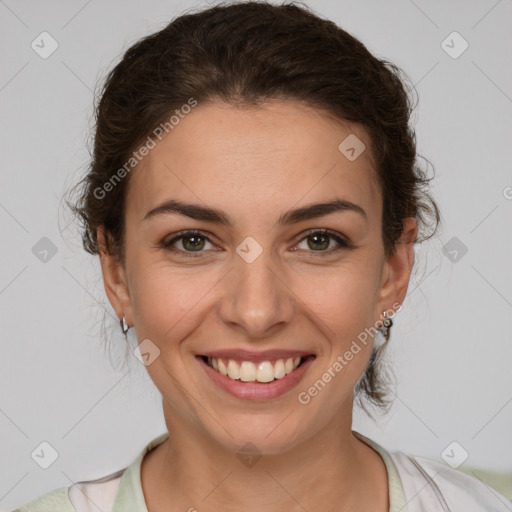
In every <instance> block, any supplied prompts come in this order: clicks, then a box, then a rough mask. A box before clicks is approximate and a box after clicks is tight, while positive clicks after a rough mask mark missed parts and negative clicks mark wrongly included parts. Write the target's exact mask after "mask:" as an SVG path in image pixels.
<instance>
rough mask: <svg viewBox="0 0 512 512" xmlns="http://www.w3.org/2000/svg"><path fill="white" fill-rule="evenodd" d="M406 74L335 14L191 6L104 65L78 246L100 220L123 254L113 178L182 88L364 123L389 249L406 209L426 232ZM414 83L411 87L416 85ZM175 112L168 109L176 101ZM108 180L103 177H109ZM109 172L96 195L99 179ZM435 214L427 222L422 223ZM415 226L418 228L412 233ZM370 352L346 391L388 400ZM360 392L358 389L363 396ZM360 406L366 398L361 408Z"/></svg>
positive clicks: (428, 207) (120, 205)
mask: <svg viewBox="0 0 512 512" xmlns="http://www.w3.org/2000/svg"><path fill="white" fill-rule="evenodd" d="M408 83H409V80H408V78H407V76H406V75H405V73H404V72H403V71H402V70H401V69H400V68H398V67H397V66H395V65H394V64H392V63H390V62H388V61H386V60H380V59H378V58H377V57H375V56H374V55H372V54H371V53H370V52H369V51H368V50H367V49H366V47H365V46H364V45H363V44H362V43H361V42H360V41H359V40H358V39H356V38H355V37H353V36H352V35H350V34H349V33H348V32H346V31H344V30H343V29H341V28H340V27H338V26H337V25H336V24H335V23H334V22H332V21H330V20H326V19H323V18H321V17H320V16H318V15H317V14H314V13H313V12H312V11H311V10H310V8H309V7H307V6H306V5H303V4H302V3H300V2H291V3H287V4H283V5H274V4H269V3H266V2H263V1H248V2H237V3H231V4H228V5H226V4H224V3H222V4H218V5H216V6H214V7H210V8H207V9H205V10H202V11H198V12H189V13H186V14H184V15H182V16H180V17H178V18H176V19H174V20H173V21H172V22H171V23H170V24H168V25H167V26H166V27H165V28H163V29H162V30H160V31H158V32H156V33H154V34H152V35H149V36H147V37H145V38H143V39H141V40H140V41H138V42H137V43H136V44H134V45H133V46H131V47H130V48H129V49H128V50H127V51H126V53H125V54H124V56H123V58H122V59H121V61H120V62H119V63H118V64H117V65H116V66H115V67H114V68H113V69H112V70H111V71H110V73H109V74H108V76H107V78H106V81H105V83H104V86H103V89H102V90H101V94H100V99H99V102H98V103H97V104H96V107H95V114H96V130H95V137H94V147H93V151H92V162H91V165H90V169H89V171H88V173H87V175H86V176H85V178H84V179H83V180H82V181H81V182H80V183H79V184H78V190H79V197H78V200H77V201H76V204H74V205H73V204H71V207H72V208H73V210H74V212H75V213H76V214H77V215H78V217H79V220H80V221H81V226H82V240H83V245H84V248H85V249H86V250H87V251H88V252H90V253H92V254H98V243H97V239H96V230H97V228H98V227H99V226H104V227H105V229H106V231H107V233H108V234H109V246H108V247H109V250H110V251H111V252H112V253H113V254H117V255H118V256H119V257H120V258H121V261H123V260H124V254H123V245H124V240H123V234H124V200H125V197H126V190H127V186H128V184H129V177H130V175H129V172H125V173H121V174H122V175H123V176H125V175H126V177H124V178H123V179H120V180H116V181H115V182H113V181H112V179H113V177H115V175H116V173H117V177H119V176H120V174H119V171H120V169H122V168H123V166H124V169H125V170H126V169H127V168H126V162H127V161H129V160H130V158H131V157H132V155H133V154H134V151H135V150H137V148H139V147H140V145H141V144H142V143H143V142H144V141H149V140H153V139H155V135H154V134H155V132H154V130H155V127H157V126H159V125H161V124H162V123H166V122H167V123H168V120H169V117H170V116H171V114H172V113H173V112H176V110H177V109H180V108H181V107H182V106H183V105H186V104H190V100H191V98H192V99H193V100H194V101H197V102H198V104H204V103H206V102H210V101H219V100H220V101H223V102H226V103H228V104H231V105H233V106H257V105H259V104H261V103H262V102H264V101H265V100H270V99H283V100H299V101H302V102H304V103H305V104H308V105H310V106H312V107H316V108H319V109H322V110H323V111H324V112H326V113H327V114H329V115H331V116H333V117H334V118H336V119H338V120H341V121H345V120H346V121H349V122H355V123H359V124H360V125H362V126H363V127H364V128H365V129H366V130H367V133H368V134H369V136H370V139H371V142H372V153H371V154H372V156H373V158H374V161H375V162H376V167H377V179H378V183H379V185H380V188H381V191H382V195H383V219H382V238H383V244H384V249H385V253H386V255H387V256H389V255H391V254H392V253H393V251H394V247H395V244H396V242H397V241H398V239H399V238H400V235H401V234H402V230H403V225H402V220H403V219H404V218H405V217H415V218H416V220H417V223H418V238H417V239H416V240H415V242H422V241H423V240H426V239H428V238H430V237H431V236H432V235H433V234H434V233H435V231H436V230H437V226H438V224H439V221H440V214H439V211H438V207H437V205H436V203H435V201H434V200H433V199H432V198H431V197H430V195H429V194H428V191H427V186H428V183H429V181H430V179H432V178H427V176H426V173H425V172H424V171H423V170H422V169H421V168H420V167H419V165H418V163H417V158H416V157H417V155H416V139H415V132H414V130H413V129H412V128H411V127H410V126H409V121H410V116H411V113H412V111H413V110H414V108H415V106H416V105H413V104H412V103H411V99H410V97H409V94H408V93H409V92H412V91H414V87H413V86H410V87H408V88H407V84H408ZM414 92H415V91H414ZM176 113H178V112H176ZM109 180H110V181H109ZM107 182H110V183H111V184H112V186H111V187H110V186H109V187H108V197H107V200H104V197H101V196H102V195H103V196H104V195H105V194H103V192H101V193H99V192H98V190H102V191H105V190H106V188H105V184H106V183H107ZM429 219H433V220H434V224H435V225H434V227H433V230H432V232H431V234H424V233H423V231H424V228H425V227H428V226H429V225H430V222H429ZM422 235H424V236H423V237H422ZM380 350H381V349H376V350H375V351H374V353H373V354H372V356H371V359H370V361H369V364H368V367H367V369H366V372H365V373H364V375H363V377H362V378H361V379H360V381H359V382H358V384H357V386H356V390H355V391H356V393H355V396H356V397H358V399H359V403H360V404H361V405H362V406H363V408H364V404H363V402H362V401H361V398H366V399H368V400H369V401H370V402H371V403H373V404H374V405H377V406H380V407H382V408H383V409H386V408H387V405H388V404H389V400H387V387H386V385H385V384H386V383H385V381H384V380H382V379H381V377H380V374H379V372H378V371H377V369H378V361H379V356H380ZM361 395H363V396H362V397H361ZM365 410H366V409H365Z"/></svg>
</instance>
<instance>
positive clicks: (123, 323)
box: [119, 315, 129, 334]
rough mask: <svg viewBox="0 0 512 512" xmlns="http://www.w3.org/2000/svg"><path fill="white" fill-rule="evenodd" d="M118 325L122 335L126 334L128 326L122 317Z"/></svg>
mask: <svg viewBox="0 0 512 512" xmlns="http://www.w3.org/2000/svg"><path fill="white" fill-rule="evenodd" d="M119 323H120V324H121V330H122V331H123V334H126V333H127V332H128V329H129V327H128V324H127V323H126V318H125V317H124V315H123V318H122V320H120V321H119Z"/></svg>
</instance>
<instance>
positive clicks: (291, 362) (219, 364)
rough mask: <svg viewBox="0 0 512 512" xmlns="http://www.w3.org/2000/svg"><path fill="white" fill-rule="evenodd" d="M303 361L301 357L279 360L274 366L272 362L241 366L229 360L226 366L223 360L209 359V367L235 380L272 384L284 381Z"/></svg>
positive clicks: (246, 363) (245, 362)
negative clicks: (276, 380)
mask: <svg viewBox="0 0 512 512" xmlns="http://www.w3.org/2000/svg"><path fill="white" fill-rule="evenodd" d="M301 360H302V358H301V357H296V358H293V357H289V358H288V359H278V360H277V361H276V362H275V363H274V365H272V363H271V362H270V361H262V362H260V363H258V364H255V363H253V362H252V361H242V363H241V364H239V363H238V362H237V361H234V360H233V359H229V360H228V364H227V366H226V364H225V363H224V361H223V360H222V359H220V358H212V357H209V358H208V365H209V366H211V367H212V368H214V369H215V370H217V371H218V372H219V373H221V374H222V375H226V376H228V377H229V378H230V379H233V380H241V381H243V382H272V381H273V380H274V379H282V378H283V377H284V376H285V375H288V374H289V373H291V372H293V370H295V368H297V367H298V366H299V364H300V362H301Z"/></svg>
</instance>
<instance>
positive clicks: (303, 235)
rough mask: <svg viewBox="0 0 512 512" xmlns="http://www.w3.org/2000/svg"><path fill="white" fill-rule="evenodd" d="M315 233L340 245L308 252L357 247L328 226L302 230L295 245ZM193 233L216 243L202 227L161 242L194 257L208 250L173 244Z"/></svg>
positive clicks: (325, 252)
mask: <svg viewBox="0 0 512 512" xmlns="http://www.w3.org/2000/svg"><path fill="white" fill-rule="evenodd" d="M313 234H319V235H327V236H329V237H330V238H332V239H334V240H335V241H336V243H337V244H338V246H337V247H335V248H331V249H328V250H326V251H307V252H311V253H315V252H316V253H317V255H322V254H332V253H335V252H337V251H338V250H341V249H353V248H354V247H355V246H354V245H353V244H352V242H350V240H349V239H348V238H347V237H346V236H344V235H343V234H341V233H338V232H337V231H332V230H330V229H326V228H311V229H308V230H306V231H302V232H301V233H299V234H298V235H297V236H296V237H295V242H294V245H297V244H298V243H299V242H302V241H303V240H304V239H306V238H307V237H308V236H310V235H313ZM193 235H198V236H201V237H202V238H204V239H205V240H206V241H208V242H210V243H211V244H213V245H216V244H215V243H214V242H213V241H212V240H211V237H212V235H211V234H210V233H208V232H206V231H202V230H200V229H185V230H183V231H179V232H177V233H174V234H173V236H172V238H171V239H170V240H166V239H164V241H163V242H162V243H161V246H162V247H163V248H164V249H168V250H174V251H176V252H179V253H182V254H186V255H188V256H192V257H194V256H193V255H194V254H198V255H199V254H201V253H203V252H206V251H184V250H181V249H177V248H175V247H173V244H174V243H175V242H177V241H178V240H180V239H182V238H185V237H187V236H193Z"/></svg>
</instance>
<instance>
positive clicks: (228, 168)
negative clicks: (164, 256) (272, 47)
mask: <svg viewBox="0 0 512 512" xmlns="http://www.w3.org/2000/svg"><path fill="white" fill-rule="evenodd" d="M340 145H341V146H340ZM370 145H371V141H370V139H369V137H368V135H367V133H366V131H365V130H364V129H363V128H362V127H360V126H359V125H356V124H352V123H341V122H338V121H336V120H334V119H332V118H331V117H329V116H327V115H326V114H325V113H323V112H322V111H318V110H314V109H312V108H309V107H307V106H304V105H303V104H299V103H295V102H278V101H275V102H268V103H266V104H265V105H263V106H262V107H244V108H239V107H233V106H230V105H226V104H223V103H211V104H207V105H198V106H196V107H195V108H193V109H192V111H191V112H190V113H189V114H187V115H185V116H183V117H182V118H181V119H180V121H179V123H178V124H176V125H175V126H174V128H173V129H172V130H170V131H169V133H168V134H167V135H165V136H164V137H163V138H162V140H161V141H157V144H156V146H155V147H154V148H153V149H151V150H150V151H149V153H148V154H147V155H146V156H145V157H144V158H143V160H142V161H141V162H140V163H139V165H138V166H137V168H136V169H135V170H134V171H133V172H132V176H131V178H130V185H129V190H128V201H127V205H128V209H131V210H135V211H136V212H138V214H142V215H143V213H145V212H146V211H147V210H149V209H150V208H151V207H154V206H155V205H156V204H158V203H159V202H163V201H166V200H168V199H170V198H177V199H184V200H192V201H194V202H203V203H206V204H208V206H213V207H215V206H218V207H219V208H220V209H223V210H225V211H226V210H232V211H233V212H236V214H237V217H239V216H244V215H246V216H248V217H250V216H254V214H255V213H257V212H258V213H260V214H261V215H268V216H269V218H274V217H275V216H276V215H277V214H278V212H276V210H275V208H276V207H278V205H279V204H281V205H283V208H282V209H283V210H284V209H287V207H291V206H292V205H296V204H302V203H310V202H316V201H317V200H326V199H331V198H334V197H343V198H346V199H349V200H351V201H353V202H356V203H358V204H360V205H361V206H363V208H364V209H365V210H367V212H368V213H369V214H371V211H372V210H376V206H377V205H378V204H379V198H380V193H379V190H378V185H377V182H376V179H375V177H376V174H375V170H374V167H373V161H372V153H371V147H370ZM354 156H355V157H356V158H354ZM280 210H281V208H280ZM375 213H378V212H377V211H375ZM137 216H139V215H137Z"/></svg>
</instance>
